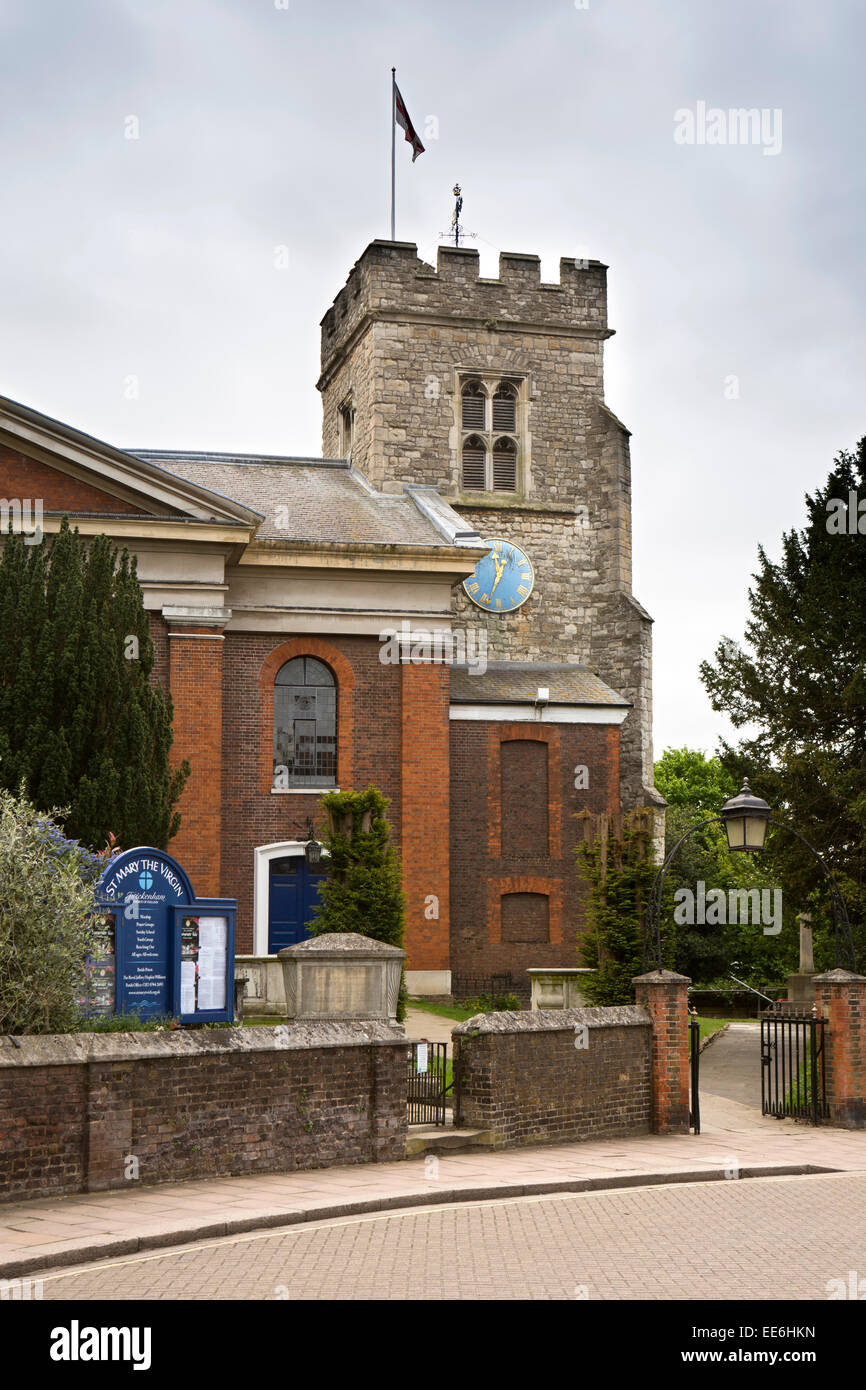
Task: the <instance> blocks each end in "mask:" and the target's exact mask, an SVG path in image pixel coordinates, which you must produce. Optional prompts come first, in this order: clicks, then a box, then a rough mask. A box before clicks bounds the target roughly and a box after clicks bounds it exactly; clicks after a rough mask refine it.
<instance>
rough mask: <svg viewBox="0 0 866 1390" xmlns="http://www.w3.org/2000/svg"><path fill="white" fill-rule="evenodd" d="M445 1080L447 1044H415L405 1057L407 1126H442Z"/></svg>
mask: <svg viewBox="0 0 866 1390" xmlns="http://www.w3.org/2000/svg"><path fill="white" fill-rule="evenodd" d="M450 1089H451V1083H450V1081H449V1080H448V1044H447V1043H444V1042H443V1043H431V1042H416V1043H413V1044H412V1052H411V1055H410V1057H409V1095H408V1101H409V1123H410V1125H444V1123H445V1097H446V1095H447V1094H448V1092H449V1091H450Z"/></svg>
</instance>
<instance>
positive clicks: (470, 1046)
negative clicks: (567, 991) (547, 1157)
mask: <svg viewBox="0 0 866 1390" xmlns="http://www.w3.org/2000/svg"><path fill="white" fill-rule="evenodd" d="M578 1028H580V1029H581V1030H582V1037H581V1038H580V1039H578V1034H577V1033H576V1029H578ZM650 1037H651V1028H650V1023H649V1019H648V1018H647V1017H646V1015H645V1014H644V1013H643V1011H642V1010H640V1009H636V1008H634V1007H632V1006H628V1007H625V1008H622V1007H620V1008H613V1009H563V1010H561V1011H557V1012H556V1014H554V1013H552V1012H551V1013H544V1014H539V1013H526V1012H524V1013H519V1014H518V1013H512V1014H487V1015H485V1016H484V1018H483V1019H482V1020H481V1021H480V1024H479V1020H478V1019H473V1020H471V1027H470V1026H469V1025H468V1024H465V1023H461V1024H458V1025H457V1027H456V1029H455V1030H454V1105H455V1116H454V1123H455V1125H465V1126H466V1127H467V1128H472V1129H476V1128H477V1129H486V1130H489V1131H490V1133H491V1135H492V1138H493V1144H494V1147H496V1148H505V1147H508V1146H511V1145H516V1144H544V1143H546V1144H561V1143H567V1142H570V1141H573V1140H576V1139H595V1138H598V1137H600V1136H602V1135H610V1136H613V1135H625V1134H646V1133H647V1132H648V1131H649V1128H650V1120H651V1114H652V1078H651V1072H650ZM579 1040H580V1041H582V1042H583V1043H584V1044H585V1045H584V1046H582V1047H579V1046H577V1045H576V1044H577V1042H578V1041H579Z"/></svg>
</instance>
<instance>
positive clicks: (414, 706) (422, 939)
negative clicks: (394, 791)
mask: <svg viewBox="0 0 866 1390" xmlns="http://www.w3.org/2000/svg"><path fill="white" fill-rule="evenodd" d="M400 670H401V673H402V698H403V707H402V759H403V764H402V786H403V828H402V847H403V889H404V892H405V894H406V951H407V960H406V965H407V967H408V968H409V969H410V970H447V969H448V968H449V934H450V933H449V920H450V914H449V899H450V878H449V864H448V860H449V819H450V796H449V783H450V772H449V765H448V758H449V734H448V706H449V698H450V678H451V672H450V669H449V668H448V667H447V666H443V665H439V666H422V665H418V666H413V665H412V664H411V663H407V664H406V665H404V666H402V667H401V668H400Z"/></svg>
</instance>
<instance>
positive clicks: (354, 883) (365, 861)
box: [310, 787, 406, 1019]
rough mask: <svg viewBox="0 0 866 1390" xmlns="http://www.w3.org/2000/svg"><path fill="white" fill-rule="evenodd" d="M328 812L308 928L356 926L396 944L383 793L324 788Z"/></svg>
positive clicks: (396, 890) (402, 922)
mask: <svg viewBox="0 0 866 1390" xmlns="http://www.w3.org/2000/svg"><path fill="white" fill-rule="evenodd" d="M322 808H323V810H324V811H325V813H326V815H327V817H328V823H327V828H326V830H325V833H324V837H323V838H324V844H325V848H326V850H327V851H328V858H327V861H326V867H327V878H326V879H325V881H324V883H322V884H321V885H320V887H319V905H318V907H317V908H316V912H315V914H314V917H313V920H312V923H311V926H310V930H311V931H312V934H313V935H314V936H320V935H322V934H323V933H325V932H357V933H358V934H359V935H360V936H369V937H372V938H373V939H374V940H375V941H384V942H386V943H387V944H388V945H389V946H399V947H401V948H402V946H403V941H404V937H405V934H406V905H405V899H404V897H403V888H402V875H401V871H400V863H399V861H398V859H397V856H396V854H395V852H394V848H393V846H392V844H391V839H390V835H391V831H390V826H389V825H388V821H387V818H386V814H385V813H386V811H387V809H388V799H387V797H385V796H383V795H382V793H381V792H380V791H379V790H378V789H377V788H376V787H368V788H367V790H366V791H364V792H354V791H345V792H328V793H327V795H325V796H323V797H322ZM405 1012H406V988H405V983H402V984H401V986H400V999H399V1002H398V1006H397V1017H398V1019H402V1018H404V1017H405Z"/></svg>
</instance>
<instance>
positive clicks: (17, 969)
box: [0, 789, 103, 1033]
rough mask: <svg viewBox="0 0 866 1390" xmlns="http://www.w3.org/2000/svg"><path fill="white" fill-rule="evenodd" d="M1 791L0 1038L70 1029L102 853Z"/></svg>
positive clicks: (76, 1007) (21, 799)
mask: <svg viewBox="0 0 866 1390" xmlns="http://www.w3.org/2000/svg"><path fill="white" fill-rule="evenodd" d="M57 814H58V813H56V812H55V813H52V815H50V816H49V815H45V814H44V813H42V812H40V811H37V809H36V807H35V806H34V805H33V803H32V802H30V801H28V800H27V798H26V797H24V796H23V795H22V796H18V797H16V796H13V794H12V793H11V792H9V791H6V790H3V789H0V1033H64V1032H68V1031H69V1030H70V1029H71V1028H73V1027H74V1026H75V1023H76V1021H77V1019H78V1016H79V1013H80V1009H79V1005H78V1002H77V1000H78V998H79V996H80V994H81V989H82V984H83V979H84V961H85V956H86V953H87V949H88V945H89V943H90V937H91V931H92V927H91V918H90V915H89V914H90V910H91V908H92V907H93V906H94V891H93V890H94V885H95V882H96V879H97V877H98V876H99V873H100V871H101V869H102V867H103V859H102V856H100V855H95V854H92V853H90V852H89V851H88V850H86V849H84V848H83V847H82V846H81V845H79V844H77V843H76V842H75V841H74V840H69V839H67V837H66V836H65V835H64V834H63V832H62V831H61V829H60V827H59V825H58V824H57V822H56V816H57Z"/></svg>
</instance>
